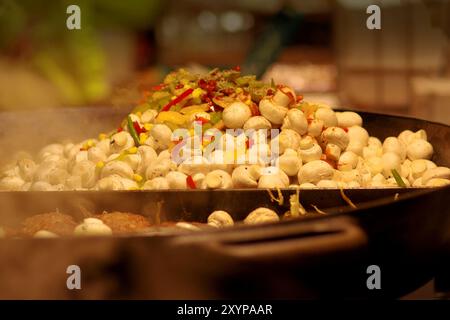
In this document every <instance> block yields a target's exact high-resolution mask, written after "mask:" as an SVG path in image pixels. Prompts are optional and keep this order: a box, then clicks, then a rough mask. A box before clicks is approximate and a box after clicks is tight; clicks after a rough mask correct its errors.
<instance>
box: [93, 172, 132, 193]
mask: <svg viewBox="0 0 450 320" xmlns="http://www.w3.org/2000/svg"><path fill="white" fill-rule="evenodd" d="M96 189H97V190H101V191H102V190H125V187H124V185H123V183H122V177H121V176H119V175H117V174H113V175H110V176H107V177H105V178H102V179H100V180H98V181H97V184H96Z"/></svg>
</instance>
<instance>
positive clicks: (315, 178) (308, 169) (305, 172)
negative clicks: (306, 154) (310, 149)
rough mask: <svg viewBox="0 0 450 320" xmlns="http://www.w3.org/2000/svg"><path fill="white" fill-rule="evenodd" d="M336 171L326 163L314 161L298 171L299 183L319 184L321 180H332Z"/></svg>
mask: <svg viewBox="0 0 450 320" xmlns="http://www.w3.org/2000/svg"><path fill="white" fill-rule="evenodd" d="M333 174H334V169H333V168H332V167H331V166H330V165H329V164H328V163H327V162H325V161H322V160H314V161H311V162H308V163H306V164H304V165H303V166H302V167H301V168H300V170H299V171H298V181H299V183H300V184H302V183H305V182H310V183H317V182H319V181H320V180H331V179H332V178H333Z"/></svg>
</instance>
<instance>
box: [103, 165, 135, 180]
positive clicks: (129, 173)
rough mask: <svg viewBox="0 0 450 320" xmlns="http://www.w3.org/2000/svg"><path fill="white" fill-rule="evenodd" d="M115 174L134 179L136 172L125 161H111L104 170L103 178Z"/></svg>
mask: <svg viewBox="0 0 450 320" xmlns="http://www.w3.org/2000/svg"><path fill="white" fill-rule="evenodd" d="M113 174H115V175H119V176H121V177H123V178H127V179H132V178H133V174H134V172H133V169H131V167H130V166H129V165H128V164H127V163H125V162H123V161H111V162H108V163H107V164H105V166H104V167H103V168H102V171H101V177H102V178H105V177H107V176H110V175H113Z"/></svg>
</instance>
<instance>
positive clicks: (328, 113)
mask: <svg viewBox="0 0 450 320" xmlns="http://www.w3.org/2000/svg"><path fill="white" fill-rule="evenodd" d="M314 117H315V118H316V119H318V120H322V122H323V125H324V127H327V128H328V127H336V126H337V125H338V120H337V117H336V113H335V112H334V111H333V109H331V108H318V109H317V110H316V112H315V114H314Z"/></svg>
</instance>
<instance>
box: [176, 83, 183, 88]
mask: <svg viewBox="0 0 450 320" xmlns="http://www.w3.org/2000/svg"><path fill="white" fill-rule="evenodd" d="M183 87H184V84H182V83H179V84H177V85H176V86H175V89H181V88H183Z"/></svg>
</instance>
